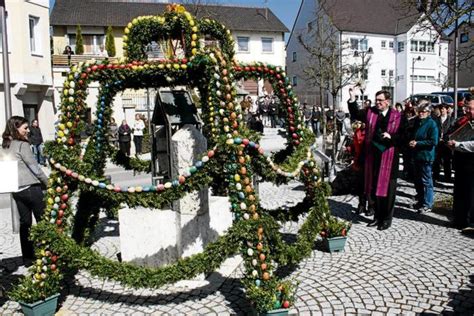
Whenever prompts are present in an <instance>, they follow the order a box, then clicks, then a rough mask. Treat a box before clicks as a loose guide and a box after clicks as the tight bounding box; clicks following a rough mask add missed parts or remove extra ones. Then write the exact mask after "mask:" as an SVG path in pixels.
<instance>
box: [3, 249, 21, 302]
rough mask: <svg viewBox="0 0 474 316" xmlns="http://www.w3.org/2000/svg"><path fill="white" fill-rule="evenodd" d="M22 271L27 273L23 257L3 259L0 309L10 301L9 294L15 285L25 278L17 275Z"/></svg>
mask: <svg viewBox="0 0 474 316" xmlns="http://www.w3.org/2000/svg"><path fill="white" fill-rule="evenodd" d="M19 268H20V269H22V270H24V271H22V272H26V268H25V267H24V266H23V260H22V258H21V256H19V257H12V258H6V259H3V260H2V261H1V263H0V271H1V272H0V307H1V306H3V304H5V303H6V302H7V301H8V300H9V299H8V297H7V292H8V291H9V290H11V289H12V287H13V285H14V284H17V283H18V280H19V279H20V278H21V277H22V276H23V273H16V272H20V271H18V270H19Z"/></svg>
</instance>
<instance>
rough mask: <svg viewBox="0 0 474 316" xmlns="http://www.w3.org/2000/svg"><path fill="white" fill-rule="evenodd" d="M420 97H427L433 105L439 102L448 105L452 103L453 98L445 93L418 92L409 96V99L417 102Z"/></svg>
mask: <svg viewBox="0 0 474 316" xmlns="http://www.w3.org/2000/svg"><path fill="white" fill-rule="evenodd" d="M420 99H427V100H430V101H431V104H432V105H433V106H437V105H440V104H441V103H446V104H448V105H450V106H453V105H454V100H453V98H452V97H451V96H449V95H445V94H433V93H419V94H414V95H412V96H411V98H410V100H411V101H412V103H413V102H414V103H417V102H418V101H419V100H420Z"/></svg>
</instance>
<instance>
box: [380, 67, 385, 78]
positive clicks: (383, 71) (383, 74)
mask: <svg viewBox="0 0 474 316" xmlns="http://www.w3.org/2000/svg"><path fill="white" fill-rule="evenodd" d="M380 75H381V76H382V77H385V76H387V70H385V69H382V71H381V72H380Z"/></svg>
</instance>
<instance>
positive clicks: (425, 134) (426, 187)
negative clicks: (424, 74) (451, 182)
mask: <svg viewBox="0 0 474 316" xmlns="http://www.w3.org/2000/svg"><path fill="white" fill-rule="evenodd" d="M417 108H418V111H417V112H418V119H417V120H416V121H415V127H414V129H415V132H414V135H413V137H412V140H411V141H410V142H409V144H408V145H409V146H410V148H412V149H413V151H414V153H413V159H414V161H415V179H414V180H415V189H416V199H417V203H416V204H415V205H414V208H415V209H417V210H418V212H419V213H425V212H430V211H431V209H432V208H433V202H434V189H433V177H432V166H433V162H434V159H435V149H436V145H438V136H439V135H438V126H437V125H436V122H435V121H434V120H433V119H432V118H431V116H430V114H431V110H432V108H431V104H430V102H429V101H428V100H422V101H421V102H420V104H419V105H418V107H417Z"/></svg>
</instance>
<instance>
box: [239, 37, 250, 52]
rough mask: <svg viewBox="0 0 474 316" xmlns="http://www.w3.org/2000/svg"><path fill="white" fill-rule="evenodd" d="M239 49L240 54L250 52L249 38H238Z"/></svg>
mask: <svg viewBox="0 0 474 316" xmlns="http://www.w3.org/2000/svg"><path fill="white" fill-rule="evenodd" d="M237 48H238V51H239V52H248V51H249V38H248V37H240V36H239V37H237Z"/></svg>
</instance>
